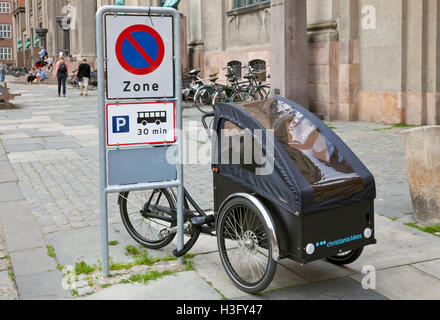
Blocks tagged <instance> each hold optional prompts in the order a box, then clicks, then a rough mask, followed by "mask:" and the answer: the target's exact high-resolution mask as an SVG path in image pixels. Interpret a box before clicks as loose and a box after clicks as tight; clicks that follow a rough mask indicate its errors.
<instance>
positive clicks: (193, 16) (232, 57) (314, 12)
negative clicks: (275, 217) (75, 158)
mask: <svg viewBox="0 0 440 320" xmlns="http://www.w3.org/2000/svg"><path fill="white" fill-rule="evenodd" d="M14 1H15V0H14ZM285 1H287V0H285ZM289 1H291V0H289ZM162 2H163V1H161V0H125V5H134V6H149V5H151V6H157V5H158V4H160V3H162ZM112 3H114V1H113V0H26V11H25V16H26V27H25V31H23V30H22V32H21V36H22V37H24V36H29V35H30V36H31V37H32V36H34V34H35V33H37V34H40V35H41V36H42V37H41V38H42V41H41V42H42V43H43V42H44V44H45V45H46V47H47V50H48V51H49V54H50V55H54V54H57V53H58V52H60V51H63V52H65V54H66V55H68V56H71V57H72V61H79V60H80V59H81V58H83V57H86V58H88V59H89V60H94V59H95V57H96V53H95V52H96V48H95V29H94V25H95V23H94V15H95V12H96V10H97V8H99V7H100V6H102V5H106V4H112ZM274 5H276V6H279V5H283V1H282V0H273V1H269V0H182V1H181V3H180V6H179V11H180V12H181V13H182V15H183V17H184V20H183V21H184V26H185V29H184V34H185V35H186V37H185V41H186V43H187V44H188V46H187V51H186V52H185V53H186V54H187V55H186V56H185V59H184V64H185V67H187V68H191V67H198V68H201V69H202V70H203V73H204V75H208V74H211V73H215V72H219V73H220V74H221V75H222V77H221V79H222V80H223V81H224V80H225V78H224V71H222V68H223V67H225V66H227V65H231V66H234V67H235V68H236V70H238V71H239V70H240V68H239V67H240V66H245V65H248V64H252V65H253V66H254V67H256V68H259V69H265V70H266V71H267V73H269V74H270V73H271V69H272V68H271V56H273V54H272V52H273V50H279V48H274V47H273V46H271V40H272V39H271V37H273V36H277V34H276V33H275V34H274V35H272V32H271V30H272V29H273V28H272V26H273V23H274V21H272V11H273V8H272V6H274ZM69 12H70V13H72V12H73V13H74V16H75V17H76V18H75V19H71V20H70V21H69V19H68V18H66V16H67V15H69ZM439 18H440V0H423V1H420V0H387V1H381V0H307V28H308V29H307V30H308V50H309V51H308V56H309V61H308V65H309V68H308V70H309V71H308V72H307V74H304V77H308V81H309V93H308V106H307V107H309V108H310V109H311V110H312V111H313V112H315V113H318V114H321V115H322V116H323V117H324V118H325V119H326V120H364V121H374V122H384V123H392V124H394V123H405V124H415V125H423V124H430V125H432V124H440V95H439V94H440V51H439V50H440V40H439V39H440V37H439V21H440V19H439ZM276 19H277V21H282V20H278V17H277V18H276ZM63 22H64V23H66V22H68V23H67V25H68V27H67V28H65V26H63ZM20 23H22V22H20ZM15 24H16V23H15ZM43 38H44V39H43ZM43 40H44V41H43ZM285 68H294V66H289V65H288V64H287V65H286V67H285Z"/></svg>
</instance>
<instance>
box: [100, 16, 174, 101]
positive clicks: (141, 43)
mask: <svg viewBox="0 0 440 320" xmlns="http://www.w3.org/2000/svg"><path fill="white" fill-rule="evenodd" d="M105 24H106V39H105V40H106V56H107V99H108V100H119V99H121V100H123V99H150V98H173V97H174V96H175V92H174V84H175V78H174V60H173V56H174V46H173V19H172V17H167V16H164V17H157V16H151V17H150V16H139V15H107V16H106V17H105Z"/></svg>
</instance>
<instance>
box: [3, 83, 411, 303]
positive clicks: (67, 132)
mask: <svg viewBox="0 0 440 320" xmlns="http://www.w3.org/2000/svg"><path fill="white" fill-rule="evenodd" d="M10 87H11V91H12V92H14V93H15V92H19V93H22V96H21V97H17V98H16V99H15V101H14V102H15V103H16V105H18V106H19V107H20V108H19V109H16V110H0V173H2V172H3V171H2V170H3V168H2V166H3V165H4V166H5V168H6V167H7V166H11V168H12V169H13V170H9V169H8V170H7V169H5V171H4V172H8V174H9V175H10V176H9V177H8V176H2V175H0V202H2V201H3V202H5V205H6V206H9V207H11V208H13V207H14V206H16V205H18V204H19V203H21V201H23V200H22V199H24V200H25V203H26V206H25V208H21V209H20V208H19V209H20V210H18V209H17V212H20V214H18V213H17V217H16V218H14V219H16V220H17V221H16V222H15V221H11V219H10V217H8V216H7V215H3V216H2V215H1V212H0V224H1V223H2V219H3V221H5V222H6V223H8V226H7V228H6V227H5V234H6V236H7V237H6V238H7V239H8V237H9V240H8V247H9V249H10V255H11V261H12V264H13V267H14V271H16V280H17V286H18V288H19V294H20V298H35V297H40V298H41V296H42V295H43V296H44V295H46V296H48V297H49V298H54V297H59V296H60V295H62V293H60V295H58V293H57V294H55V293H54V292H55V291H56V292H58V291H57V290H59V288H56V289H54V288H53V287H50V286H49V287H48V288H47V291H46V292H47V293H41V292H39V290H40V289H41V287H42V286H44V285H43V284H42V283H41V282H39V279H42V280H41V281H43V280H44V281H45V282H44V283H45V284H46V283H49V282H53V283H60V281H61V280H60V277H61V278H62V276H61V275H60V274H57V270H56V264H55V263H54V261H50V260H47V258H48V257H47V253H46V251H47V250H46V248H45V246H47V245H49V244H50V245H54V246H55V247H56V250H57V254H58V255H57V258H58V260H59V261H61V262H63V261H67V262H66V263H72V261H73V260H74V259H77V257H81V256H82V252H83V251H85V249H84V248H80V247H78V245H76V244H75V243H74V242H75V241H77V242H78V241H79V240H82V239H85V240H84V241H85V242H84V246H90V247H91V250H96V251H97V252H99V245H98V243H99V227H98V226H99V224H100V215H99V187H98V173H99V166H98V130H97V122H98V119H97V97H96V93H92V94H91V96H89V97H80V96H79V93H78V91H69V92H68V97H67V98H58V97H56V88H55V87H53V86H32V87H29V86H24V85H10ZM199 120H200V115H199V113H198V112H197V111H196V110H194V109H187V110H185V112H184V123H185V128H186V132H187V134H188V136H189V139H190V141H191V142H192V144H191V147H190V148H189V152H188V153H189V154H193V153H194V152H195V150H194V149H195V148H200V147H206V146H208V144H207V138H206V135H204V134H203V133H202V134H198V133H199V132H203V129H202V127H201V125H200V124H199V125H197V127H195V122H197V121H199ZM331 124H332V125H333V126H334V127H335V129H334V130H335V131H336V132H337V133H338V134H339V135H340V136H341V137H342V138H343V139H344V140H345V141H346V142H347V144H348V145H349V146H350V147H351V148H352V149H353V151H354V152H355V153H356V154H357V155H358V156H359V157H360V158H361V160H362V161H363V162H364V163H365V164H366V165H367V167H368V168H369V169H370V170H371V171H372V172H373V174H374V176H375V177H376V182H377V189H378V201H377V202H376V206H377V207H376V211H377V212H378V213H381V214H383V215H386V216H389V217H393V218H404V219H405V220H411V219H412V215H411V212H412V208H411V202H410V198H409V188H408V182H407V176H406V169H405V161H404V158H403V150H402V149H403V148H402V136H401V131H402V130H403V129H398V128H390V127H388V126H384V125H380V124H370V123H363V122H350V123H346V122H332V123H331ZM9 163H10V164H9ZM11 172H12V173H11ZM2 177H4V179H3V180H2ZM16 182H17V183H16ZM3 183H6V185H5V186H3ZM185 184H186V187H187V188H188V190H189V191H190V193H191V194H192V195H193V197H194V198H195V200H196V201H197V202H198V203H199V204H200V205H201V207H202V208H204V209H206V210H212V203H213V188H212V175H211V170H210V166H209V164H204V165H186V166H185ZM17 185H18V188H17ZM15 189H17V190H15ZM14 201H17V202H14ZM109 204H110V206H109V211H110V212H109V222H110V224H117V223H120V218H119V210H118V207H117V205H116V195H112V196H110V197H109ZM0 211H1V210H0ZM27 215H29V217H27ZM29 218H30V219H29ZM20 219H23V221H25V222H26V223H25V224H20V225H18V223H19V222H20ZM31 220H32V221H31ZM402 220H403V219H402ZM36 226H37V228H39V229H41V233H42V236H40V235H39V234H33V233H32V232H31V231H30V232H28V234H26V237H25V238H26V243H24V241H23V240H22V239H20V238H19V237H18V236H15V235H16V233H17V232H16V231H17V230H20V231H21V232H24V231H23V230H35V228H36ZM118 228H119V227H118ZM118 228H116V227H115V228H113V230H116V229H118ZM122 228H123V227H122V226H121V227H120V228H119V229H122ZM118 231H119V230H118ZM39 232H40V231H39ZM97 234H98V235H97ZM118 234H119V232H118ZM118 234H116V233H115V232H113V233H111V237H114V238H115V239H119V238H117V237H118V236H120V237H121V238H120V241H121V242H122V241H125V240H126V239H128V240H127V242H128V241H130V238H129V237H128V235H125V237H126V238H124V237H122V235H118ZM14 237H15V238H14ZM0 240H1V238H0ZM111 240H113V239H111ZM69 241H70V242H69ZM0 243H1V241H0ZM198 246H199V247H196V248H195V250H194V251H195V252H196V253H200V252H202V253H206V252H213V251H215V249H214V250H213V249H212V248H216V243H215V240H213V241H208V240H203V241H200V242H199V244H198ZM1 248H2V247H1V246H0V254H1V252H2V249H1ZM26 250H32V251H29V252H32V254H33V255H35V257H36V256H38V258H35V259H34V261H37V262H38V265H37V266H32V265H29V262H26V263H28V265H27V267H26V268H23V267H22V266H23V261H28V260H29V259H30V258H29V256H30V255H29V252H28V251H26ZM120 251H121V255H123V250H120ZM93 252H94V255H93V257H96V256H99V253H98V254H96V252H95V251H93ZM72 257H73V258H72ZM206 257H207V256H206ZM26 259H28V260H26ZM61 262H60V263H61ZM94 262H96V260H95V261H94ZM73 263H74V262H73ZM64 265H65V264H64ZM208 276H209V273H207V275H206V277H208ZM8 279H9V278H8ZM47 279H51V280H50V281H49V280H47ZM1 281H2V271H1V270H0V283H1ZM0 287H1V285H0ZM20 288H21V289H20ZM23 288H25V289H23ZM40 291H41V290H40ZM0 295H1V293H0Z"/></svg>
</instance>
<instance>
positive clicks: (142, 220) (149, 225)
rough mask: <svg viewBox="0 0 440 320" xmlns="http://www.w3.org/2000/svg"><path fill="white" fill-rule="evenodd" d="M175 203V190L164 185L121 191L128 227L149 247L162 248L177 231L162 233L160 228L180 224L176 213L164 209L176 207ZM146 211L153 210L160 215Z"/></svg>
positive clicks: (122, 211)
mask: <svg viewBox="0 0 440 320" xmlns="http://www.w3.org/2000/svg"><path fill="white" fill-rule="evenodd" d="M176 203H177V200H176V198H175V196H174V194H173V193H172V192H171V191H170V190H165V189H163V190H147V191H135V192H126V193H121V194H120V195H119V208H120V212H121V218H122V222H123V223H124V226H125V228H126V229H127V231H128V233H129V234H130V236H131V237H132V238H133V239H134V240H135V241H136V242H137V243H139V244H141V245H142V246H144V247H145V248H148V249H161V248H163V247H165V246H167V245H168V244H170V243H171V241H173V239H174V237H175V236H176V234H174V233H171V234H169V235H168V236H167V237H162V235H161V233H160V231H161V230H164V229H168V228H173V227H175V226H176V225H177V219H176V217H173V216H172V215H170V214H169V213H166V212H165V210H168V211H169V210H172V209H175V208H176ZM161 208H163V209H164V210H161ZM146 214H154V215H155V216H157V218H151V217H149V216H147V215H146Z"/></svg>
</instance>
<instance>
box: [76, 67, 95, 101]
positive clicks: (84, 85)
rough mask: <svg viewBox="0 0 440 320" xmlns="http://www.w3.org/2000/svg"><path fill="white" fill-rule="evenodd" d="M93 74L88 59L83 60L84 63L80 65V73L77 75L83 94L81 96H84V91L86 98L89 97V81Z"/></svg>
mask: <svg viewBox="0 0 440 320" xmlns="http://www.w3.org/2000/svg"><path fill="white" fill-rule="evenodd" d="M91 73H92V69H91V67H90V65H89V64H88V63H87V59H83V62H82V63H81V64H80V65H79V68H78V73H77V76H78V80H79V85H80V89H81V93H80V95H81V96H82V95H83V94H84V93H83V91H84V90H85V96H88V95H89V81H90V75H91Z"/></svg>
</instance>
